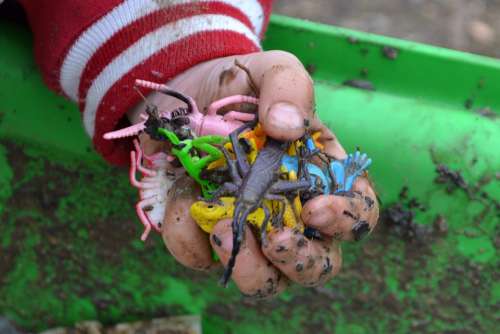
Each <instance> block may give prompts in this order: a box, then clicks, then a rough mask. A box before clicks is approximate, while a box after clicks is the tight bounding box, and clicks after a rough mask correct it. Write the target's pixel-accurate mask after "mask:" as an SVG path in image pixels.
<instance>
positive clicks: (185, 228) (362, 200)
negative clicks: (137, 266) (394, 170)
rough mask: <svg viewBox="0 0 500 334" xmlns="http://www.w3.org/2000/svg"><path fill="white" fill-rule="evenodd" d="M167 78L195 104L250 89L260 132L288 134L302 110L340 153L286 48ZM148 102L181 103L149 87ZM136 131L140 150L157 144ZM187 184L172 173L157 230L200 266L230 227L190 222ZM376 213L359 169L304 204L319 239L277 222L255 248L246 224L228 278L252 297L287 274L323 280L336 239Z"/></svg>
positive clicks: (362, 228)
mask: <svg viewBox="0 0 500 334" xmlns="http://www.w3.org/2000/svg"><path fill="white" fill-rule="evenodd" d="M235 60H237V61H238V63H239V64H241V65H243V66H244V67H245V68H247V69H248V70H249V73H250V75H251V78H252V79H250V78H249V75H248V74H247V73H245V71H243V70H242V69H241V68H240V67H238V66H236V65H235ZM167 84H168V85H169V86H170V87H172V88H174V89H176V90H179V91H181V92H183V93H184V94H186V95H190V96H192V97H193V98H194V99H195V100H196V102H197V104H198V107H199V108H200V110H201V111H202V110H204V108H206V107H207V106H208V105H209V104H210V103H211V102H213V101H214V100H217V99H220V98H222V97H226V96H230V95H236V94H244V95H255V94H257V95H258V97H259V100H260V102H259V108H258V114H259V121H260V122H261V123H262V125H263V127H264V130H265V131H266V133H267V134H268V135H270V136H272V137H274V138H275V139H279V140H296V139H298V138H300V137H301V136H302V135H303V134H304V119H306V118H307V119H309V120H310V121H311V125H312V127H313V129H317V130H322V132H323V135H322V138H321V140H322V142H323V144H324V145H325V151H326V153H328V154H329V155H331V156H333V157H335V158H337V159H343V158H345V157H346V153H345V151H344V149H343V148H342V146H341V145H340V143H339V142H338V141H337V139H336V138H335V136H334V135H333V134H332V133H331V132H330V131H329V130H328V129H327V128H326V127H325V126H323V125H322V124H321V123H320V121H319V120H318V119H317V118H316V117H315V115H314V112H313V110H314V92H313V83H312V80H311V78H310V77H309V75H308V73H307V71H306V70H305V69H304V67H303V65H302V64H301V63H300V62H299V61H298V60H297V58H296V57H295V56H293V55H291V54H289V53H286V52H281V51H270V52H262V53H254V54H249V55H244V56H236V57H234V56H233V57H227V58H220V59H216V60H212V61H209V62H206V63H202V64H200V65H197V66H195V67H193V68H190V69H189V70H187V71H186V72H184V73H182V74H180V75H178V76H177V77H176V78H175V79H174V80H172V81H170V82H168V83H167ZM255 90H257V91H255ZM150 102H151V103H154V104H156V105H158V107H159V109H160V110H173V109H175V108H177V107H179V106H181V103H180V102H179V101H177V100H176V99H173V98H170V97H166V96H165V95H162V94H157V93H153V95H152V96H151V97H150ZM142 110H144V105H139V106H137V107H136V108H135V110H134V111H132V112H131V113H129V116H131V117H132V118H134V115H137V114H138V113H139V112H140V111H142ZM142 139H143V140H142V145H143V148H144V150H145V153H146V154H151V153H153V152H155V151H157V150H159V149H160V144H158V143H157V142H152V141H150V140H148V139H145V138H142ZM195 189H197V188H196V187H195V185H194V182H193V181H192V180H190V179H188V178H181V179H179V180H177V182H176V184H175V185H174V188H173V189H172V191H171V192H170V194H169V195H170V198H169V201H168V204H167V206H168V207H167V214H166V216H165V223H164V224H163V227H162V236H163V240H164V241H165V244H166V246H167V248H168V249H169V251H170V252H171V253H172V255H173V256H174V257H175V258H176V259H177V260H178V261H179V262H180V263H182V264H183V265H185V266H187V267H190V268H193V269H198V270H200V269H201V270H204V269H209V268H211V267H213V266H214V265H215V263H214V262H213V260H212V256H211V251H210V247H212V248H213V249H214V250H215V252H216V253H217V254H218V256H219V257H220V259H221V261H222V262H223V263H224V264H226V263H227V261H228V260H229V257H230V254H231V248H232V230H231V223H230V221H228V220H225V221H221V222H219V223H218V224H217V225H216V226H215V228H214V230H213V231H212V234H211V235H210V236H208V235H206V234H205V233H204V232H203V231H202V230H201V229H200V228H198V226H197V225H196V223H195V222H194V221H193V219H192V218H191V216H190V213H189V208H190V206H191V204H192V203H193V202H195V201H197V198H198V195H199V193H198V192H197V190H195ZM378 214H379V208H378V203H377V200H376V196H375V193H374V190H373V189H372V187H371V186H370V183H369V182H368V180H367V179H366V178H364V177H359V178H358V179H357V180H356V182H355V184H354V186H353V192H352V193H351V194H350V196H335V195H324V196H318V197H316V198H314V199H312V200H310V201H309V202H307V203H306V204H305V205H304V208H303V210H302V219H303V221H304V223H305V224H306V225H307V226H310V227H314V228H316V229H317V230H319V231H320V232H321V233H322V234H323V235H325V236H327V240H324V241H317V240H312V241H311V240H307V239H305V238H304V237H303V235H301V234H294V233H293V231H292V230H289V229H286V228H285V229H284V230H283V231H274V232H271V233H270V234H269V235H268V245H267V247H263V248H261V246H260V244H259V243H258V242H257V240H256V239H255V237H254V236H253V234H252V233H251V232H250V230H249V229H248V227H247V231H246V233H245V240H244V243H243V244H242V246H241V250H240V253H239V255H238V256H237V259H236V265H235V267H234V271H233V275H232V279H233V280H234V282H235V283H236V285H237V286H238V287H239V289H240V290H241V292H242V293H243V294H245V295H250V296H257V297H267V296H272V295H275V294H277V293H279V292H281V291H282V290H283V289H284V288H285V287H286V286H287V285H288V282H289V280H291V281H294V282H296V283H299V284H303V285H305V286H314V285H319V284H323V283H325V282H326V281H327V280H329V279H330V278H332V277H333V276H335V275H336V274H337V273H338V271H339V270H340V266H341V254H340V247H339V241H341V240H355V239H356V240H357V239H359V238H361V237H362V236H363V235H364V234H365V233H366V232H367V231H368V230H369V231H371V230H372V229H373V228H374V226H375V225H376V223H377V220H378Z"/></svg>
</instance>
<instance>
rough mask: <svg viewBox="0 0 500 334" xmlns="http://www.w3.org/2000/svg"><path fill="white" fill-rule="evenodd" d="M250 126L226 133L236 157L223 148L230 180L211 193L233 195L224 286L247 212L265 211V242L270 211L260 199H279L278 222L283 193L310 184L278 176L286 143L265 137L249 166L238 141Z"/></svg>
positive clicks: (301, 180) (222, 281)
mask: <svg viewBox="0 0 500 334" xmlns="http://www.w3.org/2000/svg"><path fill="white" fill-rule="evenodd" d="M249 127H251V126H250V125H248V124H245V125H243V126H242V127H241V128H239V129H238V130H236V131H234V132H232V133H231V134H230V135H229V138H230V141H231V144H232V145H233V151H234V154H235V157H236V159H235V160H233V159H232V158H231V156H230V154H229V152H228V151H227V149H226V148H225V147H223V148H222V151H223V153H224V157H225V158H226V162H227V166H228V169H229V174H230V176H231V179H232V182H225V183H224V184H223V185H222V187H220V188H219V190H217V192H215V193H214V194H213V199H214V200H217V199H218V198H220V197H222V196H225V195H233V196H234V197H236V201H235V203H236V204H235V208H234V214H233V223H232V229H233V249H232V252H231V257H230V259H229V261H228V264H227V266H226V269H225V271H224V275H223V277H222V279H221V283H222V284H223V285H226V284H227V281H228V280H229V278H230V277H231V273H232V270H233V267H234V263H235V260H236V256H237V255H238V252H239V249H240V245H241V242H242V239H243V233H244V226H245V224H246V221H247V218H248V216H249V214H250V213H251V212H253V211H255V210H256V209H257V208H262V209H263V210H264V220H263V223H262V226H261V235H262V240H263V241H264V240H265V239H266V229H267V223H268V222H269V220H270V219H271V213H270V211H269V209H268V208H267V207H266V206H265V205H263V200H264V199H268V200H276V201H279V202H281V205H282V207H281V210H280V213H279V214H278V215H277V216H275V217H274V218H275V219H273V221H274V222H276V224H281V223H282V221H283V214H284V211H285V208H286V203H287V201H288V199H287V197H285V196H284V194H287V195H289V194H293V192H297V191H299V190H305V189H308V188H309V187H310V183H309V180H307V179H305V178H301V179H298V180H296V181H284V180H279V179H278V177H279V169H280V166H281V159H282V157H283V155H284V154H285V151H286V149H287V148H288V146H289V143H283V142H279V141H276V140H274V139H271V138H267V140H266V145H265V146H264V147H263V148H262V150H261V151H260V152H259V154H258V155H257V158H256V159H255V162H254V163H253V164H252V165H249V163H248V161H247V156H246V154H245V151H244V148H243V147H241V145H240V143H239V140H238V136H239V135H240V133H242V132H243V131H244V130H245V129H247V128H249Z"/></svg>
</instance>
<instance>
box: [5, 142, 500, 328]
mask: <svg viewBox="0 0 500 334" xmlns="http://www.w3.org/2000/svg"><path fill="white" fill-rule="evenodd" d="M2 147H3V149H4V151H5V152H6V155H7V161H8V167H9V168H10V169H11V171H12V174H13V177H12V179H11V180H10V182H9V184H10V187H11V196H10V197H9V198H7V199H6V200H5V202H3V203H0V205H1V206H2V207H3V214H2V217H1V221H2V223H1V224H0V253H1V256H0V314H4V315H6V316H7V317H8V318H9V319H11V320H13V321H15V322H16V323H17V324H19V325H21V326H22V327H23V328H25V329H27V330H40V329H44V328H49V327H53V326H58V325H72V324H73V323H75V322H78V321H80V320H82V319H99V320H100V321H102V322H103V323H105V324H112V323H116V322H123V321H127V320H136V319H146V318H152V317H159V316H166V315H178V314H186V313H187V314H189V313H191V314H200V315H201V316H202V318H203V326H204V330H205V332H207V333H221V332H223V333H253V332H255V330H256V329H257V328H258V329H259V332H262V333H268V332H269V333H271V332H273V333H274V332H276V331H278V330H280V331H288V332H290V333H331V332H336V333H388V332H396V333H403V332H408V331H416V332H427V333H435V332H445V331H449V332H454V333H455V332H456V333H477V332H482V333H491V332H494V330H495V328H496V324H497V321H498V316H499V314H498V306H499V302H500V285H499V283H498V282H499V281H500V274H499V272H498V270H496V268H498V247H499V246H500V245H499V243H498V242H495V241H496V240H498V233H499V227H498V224H497V223H496V222H495V221H493V218H492V217H494V216H492V213H491V212H489V213H488V215H487V217H486V218H485V221H482V222H481V226H480V228H478V227H477V223H476V222H474V221H470V222H463V224H462V225H460V226H455V225H453V226H452V225H451V224H450V225H448V224H449V222H448V223H447V222H446V217H439V216H437V215H435V217H436V219H435V220H433V221H421V220H420V213H422V212H424V211H426V210H427V209H428V208H426V207H425V206H424V205H422V204H420V200H419V199H416V198H412V195H411V189H404V188H402V191H401V195H400V199H399V201H398V202H397V203H388V204H385V208H386V209H385V213H384V214H383V215H382V216H383V217H384V221H382V222H381V223H380V224H379V226H378V227H377V228H376V229H375V231H374V232H373V233H372V235H371V236H370V237H369V238H367V239H366V240H364V241H362V242H358V243H346V244H344V246H343V256H344V265H343V269H342V271H341V272H340V274H339V275H338V277H337V278H335V279H334V280H333V281H332V282H330V283H328V284H327V285H326V286H324V287H317V288H312V289H311V288H309V289H306V288H302V287H298V286H293V287H292V288H290V289H289V290H288V291H286V292H285V293H283V294H282V295H280V296H279V297H278V298H276V299H273V300H269V301H256V300H251V299H247V298H244V297H242V296H241V295H240V294H239V293H238V292H237V290H236V289H235V287H234V286H231V287H230V288H228V289H223V288H221V287H220V286H219V285H218V284H217V279H218V277H219V275H220V272H215V273H199V272H194V271H191V270H188V269H185V268H183V267H182V266H180V265H178V264H176V263H175V261H174V260H173V259H172V258H171V256H170V255H169V254H168V253H167V251H166V249H165V247H164V246H163V243H162V241H161V238H160V237H159V236H156V235H152V236H151V237H150V238H149V239H148V241H147V242H146V243H142V242H141V241H139V235H140V233H141V230H142V225H141V224H140V223H139V222H138V220H137V219H136V218H135V213H134V210H133V205H132V204H133V203H135V201H136V196H137V194H136V191H135V189H133V188H132V187H130V185H129V184H128V178H127V176H126V171H124V170H120V169H116V168H112V167H109V166H106V165H104V164H99V163H96V164H92V165H88V164H84V163H65V164H61V163H57V162H50V161H49V160H47V159H46V158H45V156H46V152H44V153H40V152H37V151H34V150H32V149H26V148H23V147H20V146H17V145H14V144H12V143H6V142H4V143H3V144H2ZM436 176H437V177H438V176H439V173H436ZM442 186H443V187H445V186H446V185H442ZM457 191H459V190H457ZM493 211H494V210H493ZM496 214H498V212H497V213H496ZM497 217H498V216H497ZM433 224H434V225H433ZM495 236H496V239H495ZM476 243H479V245H476ZM464 245H465V246H464ZM489 245H491V247H493V248H490V246H489ZM464 247H465V248H464ZM471 247H472V248H473V247H479V248H481V247H483V248H484V249H483V250H479V253H470V255H468V254H469V253H468V252H469V251H470V249H471ZM462 248H464V249H462ZM495 312H496V313H495Z"/></svg>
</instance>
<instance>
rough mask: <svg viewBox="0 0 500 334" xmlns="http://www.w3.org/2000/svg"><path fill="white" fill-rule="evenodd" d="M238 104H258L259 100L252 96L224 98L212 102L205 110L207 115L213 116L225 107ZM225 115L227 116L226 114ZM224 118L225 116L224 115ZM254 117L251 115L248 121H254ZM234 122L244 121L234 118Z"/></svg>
mask: <svg viewBox="0 0 500 334" xmlns="http://www.w3.org/2000/svg"><path fill="white" fill-rule="evenodd" d="M237 103H238V104H239V103H250V104H256V105H257V104H259V99H257V98H256V97H253V96H246V95H233V96H229V97H225V98H223V99H220V100H217V101H215V102H212V103H211V104H210V105H209V106H208V108H207V110H208V111H207V115H215V114H217V111H218V110H219V109H221V108H224V107H225V106H228V105H231V104H237ZM226 115H227V114H226ZM224 116H225V115H224ZM254 117H255V116H254V115H252V118H251V119H249V120H252V119H254ZM235 120H240V121H245V120H244V119H238V118H235Z"/></svg>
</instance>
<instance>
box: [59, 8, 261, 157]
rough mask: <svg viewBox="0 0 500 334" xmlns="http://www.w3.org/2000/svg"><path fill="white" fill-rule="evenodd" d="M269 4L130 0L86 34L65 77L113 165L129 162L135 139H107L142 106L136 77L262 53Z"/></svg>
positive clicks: (71, 52)
mask: <svg viewBox="0 0 500 334" xmlns="http://www.w3.org/2000/svg"><path fill="white" fill-rule="evenodd" d="M265 3H266V1H257V0H224V1H206V0H205V1H204V0H199V1H185V0H170V1H144V0H142V1H136V0H129V1H123V2H122V3H120V4H119V5H117V6H116V7H114V8H113V9H112V10H110V11H109V12H107V13H106V14H105V15H103V16H102V17H100V18H99V19H98V20H96V21H95V22H93V23H92V24H90V25H89V26H88V27H87V28H86V29H84V30H83V31H82V32H81V33H80V34H79V37H78V38H76V40H75V41H74V43H73V44H72V45H71V47H70V48H69V49H68V51H67V52H66V54H65V56H64V58H63V60H62V64H61V68H60V72H59V73H60V76H59V85H60V88H61V90H62V91H63V93H64V94H65V95H67V96H68V97H69V98H71V99H72V100H74V101H78V102H79V104H80V108H81V110H82V112H83V122H84V126H85V129H86V131H87V133H88V134H89V135H90V136H91V137H92V138H93V142H94V145H95V147H96V149H97V150H98V151H99V152H100V153H101V154H102V155H103V156H104V157H105V158H106V159H107V160H108V161H110V162H112V163H115V164H122V163H126V162H127V161H128V152H129V151H130V149H131V146H130V142H129V141H125V140H124V141H106V140H104V139H103V138H102V135H103V134H104V133H105V132H108V131H111V130H114V129H115V128H116V127H117V126H118V123H119V122H120V121H121V120H123V117H124V114H125V113H126V112H127V111H128V110H129V109H130V108H132V107H133V106H134V105H135V104H136V103H138V102H139V96H138V95H137V94H134V92H133V91H132V90H131V88H132V86H133V83H134V81H135V79H137V78H140V79H145V80H151V81H158V78H161V80H162V81H165V82H166V81H167V80H169V79H171V78H173V77H175V76H176V75H177V74H179V73H181V72H183V71H185V70H186V69H188V68H190V67H192V66H193V65H195V64H197V63H200V62H203V61H207V60H210V59H214V58H218V57H224V56H229V55H235V54H246V53H250V52H255V51H258V50H260V46H259V36H260V35H261V33H262V31H263V30H264V27H265V24H266V22H267V19H268V17H269V11H270V8H269V6H268V4H265Z"/></svg>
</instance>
